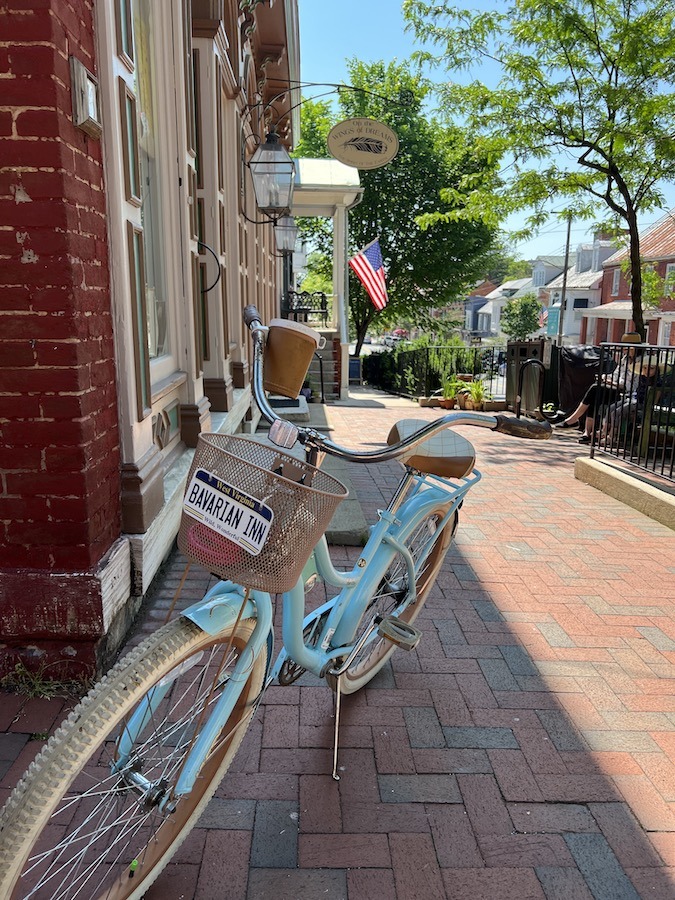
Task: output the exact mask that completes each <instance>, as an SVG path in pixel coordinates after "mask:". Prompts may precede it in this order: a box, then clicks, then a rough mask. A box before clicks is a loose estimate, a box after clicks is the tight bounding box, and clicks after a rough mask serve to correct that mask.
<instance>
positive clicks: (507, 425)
mask: <svg viewBox="0 0 675 900" xmlns="http://www.w3.org/2000/svg"><path fill="white" fill-rule="evenodd" d="M495 419H496V420H497V425H496V426H495V428H494V429H493V430H494V431H501V432H502V434H511V435H513V437H520V438H531V439H534V440H544V441H545V440H547V438H550V437H551V434H552V433H553V430H552V428H551V423H550V422H537V421H536V419H516V418H515V417H514V416H495Z"/></svg>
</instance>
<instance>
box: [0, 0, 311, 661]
mask: <svg viewBox="0 0 675 900" xmlns="http://www.w3.org/2000/svg"><path fill="white" fill-rule="evenodd" d="M0 34H1V35H2V37H1V38H0V85H1V86H2V89H1V91H0V286H1V290H0V674H2V673H4V672H6V671H7V670H8V669H10V668H12V667H13V666H14V665H15V664H16V663H17V662H22V663H24V664H26V665H27V666H30V667H32V668H36V667H40V666H44V665H49V666H52V664H57V665H58V669H59V670H67V671H68V672H69V673H71V674H78V675H80V674H83V673H90V672H91V671H92V670H93V669H95V668H100V667H101V666H102V665H103V664H104V663H105V662H106V661H107V659H108V658H109V657H110V655H111V654H112V653H113V652H114V651H115V649H116V647H117V645H118V644H119V642H120V640H121V638H122V636H123V635H124V633H125V631H126V629H127V627H128V624H129V622H130V620H131V619H132V617H133V616H134V614H135V612H136V611H137V609H138V606H139V604H140V602H141V600H142V597H143V595H144V593H145V592H146V591H147V590H148V588H149V585H150V583H151V581H152V578H153V576H154V574H155V573H156V572H157V570H158V568H159V566H160V565H161V564H162V561H163V559H164V558H165V557H166V554H167V553H168V551H169V550H170V548H171V545H172V542H173V537H174V535H175V531H176V527H177V520H178V517H179V515H180V493H181V492H180V476H181V473H182V472H184V471H185V467H186V460H187V459H188V458H189V448H190V447H194V445H195V443H196V440H197V436H198V434H199V433H200V431H202V430H207V429H210V428H214V427H218V428H221V429H223V430H228V431H235V430H238V429H240V428H241V427H242V426H244V427H245V423H246V422H247V421H250V420H251V419H252V417H253V412H252V409H251V399H250V389H249V372H248V363H247V344H246V341H245V335H244V333H243V329H242V326H241V325H240V321H241V315H240V312H241V309H242V308H243V307H244V306H245V305H246V304H247V303H250V302H255V303H256V304H257V305H258V306H259V307H261V309H262V310H263V312H264V313H265V314H266V315H267V316H270V315H271V314H273V312H274V310H275V309H276V304H277V303H278V301H277V299H276V297H277V281H278V279H279V277H280V272H279V270H278V265H279V262H278V260H277V259H276V257H275V256H274V255H273V252H272V251H273V247H274V245H273V234H272V228H271V226H270V225H254V224H252V223H251V222H250V221H249V219H255V218H256V217H255V215H254V209H253V205H252V204H253V201H252V191H251V190H250V189H247V185H246V183H245V182H246V179H248V178H249V173H248V170H247V169H246V167H245V166H243V165H242V160H245V158H246V157H247V156H248V155H250V153H251V152H252V150H253V149H254V147H255V142H256V140H259V139H260V138H261V136H262V135H263V133H264V122H263V121H262V119H261V117H260V116H259V111H260V109H261V108H263V106H264V102H265V101H266V100H267V99H268V98H269V97H272V96H274V95H275V94H277V93H278V92H279V88H280V85H283V84H284V83H287V82H288V80H289V79H290V80H294V79H295V80H297V78H298V67H299V57H298V33H297V4H296V0H285V2H283V3H282V2H277V3H275V4H271V5H269V6H268V5H266V4H264V5H254V6H253V8H251V5H250V4H240V3H239V2H238V0H192V2H190V0H167V2H166V3H162V4H161V9H159V8H158V6H157V5H155V4H152V3H150V2H149V0H106V2H103V0H97V2H94V0H41V2H26V0H3V2H2V3H0ZM76 72H77V73H80V74H81V73H82V72H84V75H85V82H84V84H85V92H86V91H87V90H89V91H90V92H91V93H90V94H89V95H87V96H85V97H84V98H79V99H80V100H82V99H84V104H85V112H84V114H85V116H87V115H89V113H91V115H90V116H89V119H88V120H87V121H86V122H85V123H84V124H83V125H82V126H81V127H79V126H78V125H76V124H75V121H74V119H75V115H76V112H77V109H78V107H77V105H76V106H75V107H74V104H73V92H74V90H76V89H77V88H76V86H77V85H78V84H79V82H77V79H76ZM261 98H262V99H261ZM279 102H280V103H281V104H282V106H283V104H284V103H285V104H286V105H287V108H288V109H289V114H288V115H287V116H286V118H285V123H286V125H285V127H286V130H285V133H284V134H282V139H283V140H285V141H286V142H287V143H288V144H291V143H292V138H293V128H294V127H295V123H296V122H297V117H296V116H295V115H293V114H292V113H291V112H290V102H289V100H288V98H285V99H284V98H282V99H281V100H280V101H279ZM88 103H89V104H90V105H91V108H90V109H89V108H88V107H87V104H88ZM99 123H100V128H99V127H98V125H99ZM214 259H215V260H217V266H216V267H215V268H214V267H213V266H212V262H213V260H214ZM216 276H217V279H216V281H217V286H215V287H214V289H213V290H209V291H208V292H207V291H206V288H207V286H209V285H210V284H211V282H212V281H213V280H214V278H216ZM55 670H56V669H52V671H55Z"/></svg>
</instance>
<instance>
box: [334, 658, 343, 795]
mask: <svg viewBox="0 0 675 900" xmlns="http://www.w3.org/2000/svg"><path fill="white" fill-rule="evenodd" d="M335 681H336V685H335V735H334V737H333V780H334V781H339V780H340V776H339V775H338V773H337V762H338V735H339V731H340V687H341V686H342V675H338V676H337V677H336V678H335Z"/></svg>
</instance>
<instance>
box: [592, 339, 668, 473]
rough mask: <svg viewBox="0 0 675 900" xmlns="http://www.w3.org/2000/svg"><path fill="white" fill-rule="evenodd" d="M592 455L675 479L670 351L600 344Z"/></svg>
mask: <svg viewBox="0 0 675 900" xmlns="http://www.w3.org/2000/svg"><path fill="white" fill-rule="evenodd" d="M596 396H597V402H596V407H595V409H596V412H595V431H594V435H593V440H592V443H591V457H594V456H595V455H596V454H601V455H604V456H609V457H614V458H616V459H619V460H621V461H622V462H625V463H628V464H630V465H631V466H636V467H637V468H639V469H643V470H645V471H647V472H649V473H652V474H655V475H658V476H660V477H662V478H666V479H668V480H670V481H675V474H674V472H675V469H674V467H675V347H651V346H648V345H645V344H603V345H602V349H601V354H600V369H599V375H598V381H597V394H596Z"/></svg>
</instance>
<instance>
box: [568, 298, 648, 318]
mask: <svg viewBox="0 0 675 900" xmlns="http://www.w3.org/2000/svg"><path fill="white" fill-rule="evenodd" d="M642 314H643V316H644V317H645V319H646V320H647V321H648V320H649V319H658V318H660V317H661V315H662V313H661V312H660V310H648V309H643V310H642ZM583 315H584V316H586V317H587V318H589V319H590V318H592V319H632V318H633V304H632V303H631V301H630V300H612V302H611V303H603V304H601V305H600V306H594V307H593V309H585V310H584V311H583Z"/></svg>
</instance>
